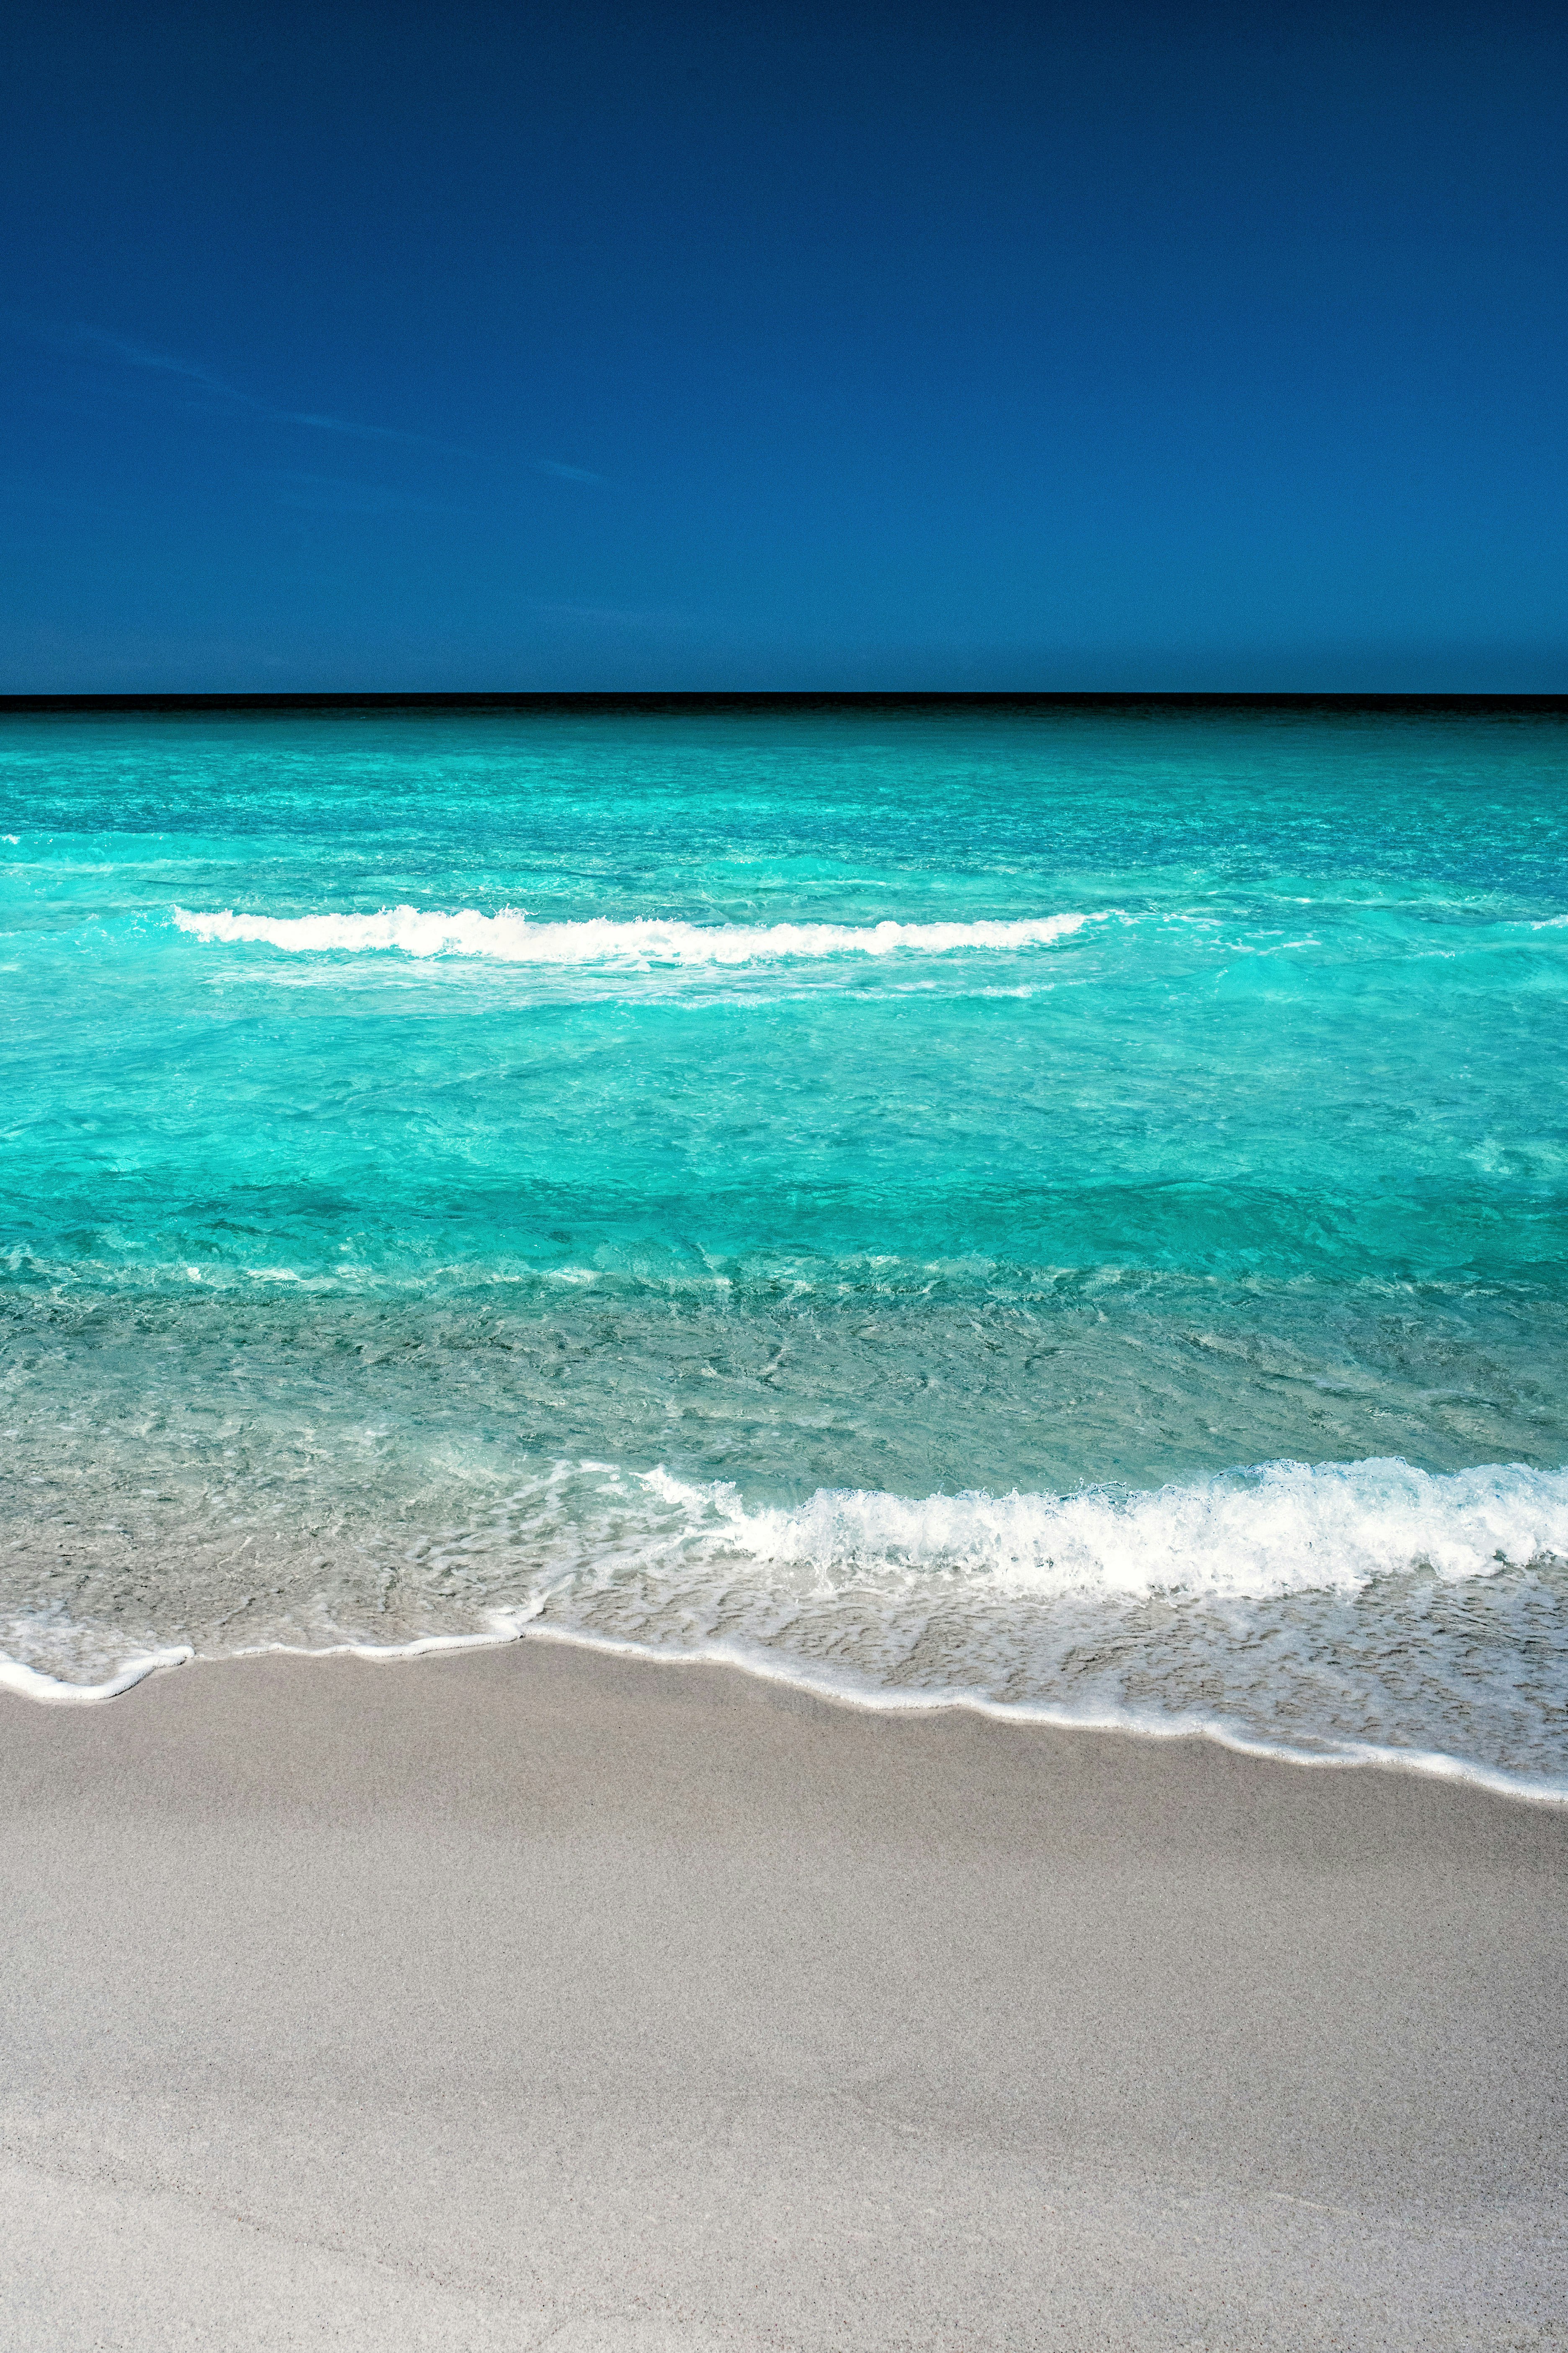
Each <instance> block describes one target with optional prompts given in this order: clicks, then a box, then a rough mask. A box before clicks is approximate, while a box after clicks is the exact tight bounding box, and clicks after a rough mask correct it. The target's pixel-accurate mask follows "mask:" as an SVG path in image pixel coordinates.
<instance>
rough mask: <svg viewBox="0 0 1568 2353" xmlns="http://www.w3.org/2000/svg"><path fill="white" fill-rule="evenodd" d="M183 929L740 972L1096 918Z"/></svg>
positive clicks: (1006, 940)
mask: <svg viewBox="0 0 1568 2353" xmlns="http://www.w3.org/2000/svg"><path fill="white" fill-rule="evenodd" d="M173 913H174V922H175V923H176V924H177V925H178V927H179V928H180V930H181V931H183V932H188V933H190V934H192V935H193V936H194V937H195V938H197V939H201V940H211V941H219V942H226V943H233V944H247V943H248V944H261V945H266V946H268V947H275V948H284V949H288V950H289V951H291V952H292V953H294V954H296V955H323V954H339V955H342V954H357V953H360V952H363V951H364V950H383V951H384V950H388V949H395V950H398V951H400V952H401V953H402V954H404V955H413V956H436V955H471V956H489V957H491V958H493V959H495V960H496V961H497V962H500V963H502V964H533V965H594V964H620V965H633V966H646V965H744V964H755V963H761V962H766V961H769V960H771V959H773V958H778V957H802V956H804V957H819V956H836V955H868V956H884V955H950V954H952V952H953V951H954V950H955V949H961V948H978V949H988V950H991V951H1003V952H1005V951H1007V950H1015V949H1019V948H1030V947H1046V946H1048V945H1049V944H1051V943H1052V942H1053V941H1055V940H1060V939H1066V938H1068V937H1069V936H1070V935H1071V934H1073V933H1074V932H1078V931H1081V930H1082V928H1083V926H1084V925H1085V924H1086V923H1094V922H1100V921H1102V920H1103V918H1102V917H1100V916H1093V915H1087V914H1078V913H1065V914H1055V915H1030V916H1025V917H1020V918H1017V919H1009V920H1005V921H1002V920H997V921H991V920H982V921H978V922H975V923H894V922H892V921H890V920H889V921H886V922H883V923H864V924H862V923H761V924H750V923H679V922H674V921H668V922H667V921H665V920H663V919H661V918H658V917H655V916H639V917H637V918H635V919H633V920H632V921H629V922H619V923H618V922H616V921H614V920H612V919H611V918H610V917H608V916H603V915H594V916H589V917H587V918H585V919H584V920H583V921H580V922H576V923H533V922H531V921H530V920H529V918H528V916H527V915H525V914H521V913H517V912H515V911H514V910H512V909H510V908H506V909H503V910H502V911H501V912H500V913H499V914H495V915H484V914H480V913H479V912H478V911H477V910H476V909H474V908H472V907H460V908H458V909H457V910H456V911H455V912H453V913H440V912H438V911H427V910H426V909H423V908H418V907H385V908H383V909H382V910H381V912H380V913H377V914H374V915H351V914H322V915H251V914H236V913H234V912H233V910H232V909H229V908H224V909H220V910H216V911H212V912H205V913H204V912H201V911H198V910H193V909H191V908H188V907H176V908H174V911H173Z"/></svg>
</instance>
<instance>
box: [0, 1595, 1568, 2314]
mask: <svg viewBox="0 0 1568 2353" xmlns="http://www.w3.org/2000/svg"><path fill="white" fill-rule="evenodd" d="M0 1776H3V1782H4V1788H5V1804H4V1807H3V1809H0V1856H3V1860H0V1873H3V1878H4V1884H5V1891H6V1894H5V1908H4V1926H3V1950H0V2028H3V2037H4V2054H3V2065H0V2083H3V2089H0V2125H3V2130H0V2166H3V2171H4V2190H3V2205H0V2212H3V2214H4V2217H5V2224H4V2228H3V2230H0V2344H3V2345H4V2346H5V2347H6V2348H18V2353H20V2348H26V2353H57V2348H58V2353H86V2348H108V2347H112V2348H127V2349H128V2353H132V2348H134V2353H140V2349H141V2348H149V2349H150V2348H168V2347H172V2346H213V2347H218V2346H222V2347H225V2348H245V2353H248V2348H262V2347H266V2348H278V2347H284V2346H288V2347H294V2346H300V2347H314V2346H318V2345H320V2346H334V2347H353V2348H362V2347H363V2348H367V2353H368V2348H388V2349H389V2353H395V2348H405V2347H406V2348H414V2347H419V2348H448V2347H450V2348H474V2353H479V2348H483V2349H484V2353H489V2348H501V2347H506V2348H520V2347H529V2346H534V2345H540V2346H544V2345H548V2346H549V2347H551V2348H554V2353H567V2348H610V2349H611V2353H622V2348H624V2353H644V2348H677V2347H679V2348H700V2353H706V2348H731V2347H734V2348H763V2347H766V2348H795V2347H800V2348H828V2347H846V2346H855V2347H858V2348H894V2347H900V2348H905V2347H918V2348H928V2347H929V2348H938V2347H942V2348H950V2347H958V2346H963V2347H975V2348H992V2347H997V2348H1000V2347H1029V2348H1047V2347H1049V2348H1057V2347H1060V2348H1064V2353H1065V2348H1073V2353H1080V2348H1090V2347H1095V2348H1098V2347H1107V2348H1121V2347H1127V2348H1177V2347H1182V2348H1210V2347H1214V2348H1220V2347H1225V2348H1246V2353H1262V2349H1263V2348H1276V2347H1277V2348H1317V2347H1323V2348H1327V2347H1331V2346H1332V2347H1351V2348H1373V2347H1376V2348H1390V2347H1398V2348H1406V2347H1407V2348H1412V2353H1415V2348H1421V2353H1431V2348H1440V2347H1441V2348H1447V2347H1460V2346H1463V2347H1474V2348H1536V2347H1542V2348H1544V2347H1548V2346H1556V2345H1561V2344H1563V2343H1564V2342H1568V2184H1565V2181H1564V2172H1565V2164H1564V2152H1565V2150H1568V1810H1565V1809H1561V1808H1554V1807H1552V1806H1547V1805H1530V1804H1525V1803H1521V1802H1514V1801H1510V1800H1508V1799H1500V1798H1495V1797H1491V1796H1489V1795H1486V1794H1484V1793H1481V1792H1479V1791H1477V1790H1475V1789H1474V1788H1467V1787H1464V1786H1460V1785H1456V1784H1446V1783H1443V1782H1440V1781H1436V1780H1434V1779H1431V1778H1422V1777H1420V1776H1417V1775H1415V1774H1407V1773H1400V1772H1394V1771H1386V1770H1377V1769H1321V1770H1319V1769H1309V1768H1302V1767H1289V1766H1283V1765H1279V1764H1274V1763H1269V1762H1264V1761H1259V1760H1257V1759H1253V1758H1248V1757H1240V1756H1237V1755H1235V1754H1232V1753H1229V1752H1227V1751H1226V1750H1223V1749H1221V1748H1219V1747H1216V1746H1211V1745H1208V1744H1206V1743H1204V1742H1199V1741H1182V1742H1179V1743H1177V1742H1158V1741H1152V1740H1143V1739H1139V1738H1135V1737H1131V1736H1113V1735H1099V1734H1089V1733H1082V1734H1064V1733H1058V1732H1051V1731H1046V1730H1042V1729H1038V1728H1028V1727H1026V1726H1022V1725H1005V1724H998V1723H996V1722H993V1721H986V1720H983V1719H979V1718H976V1717H974V1716H973V1715H965V1714H963V1713H958V1712H953V1713H949V1714H944V1715H906V1716H900V1715H878V1714H871V1713H866V1712H860V1711H857V1710H856V1709H853V1708H851V1707H847V1706H837V1705H832V1704H826V1703H823V1702H820V1701H816V1700H814V1699H809V1698H806V1697H803V1696H801V1695H798V1694H794V1693H792V1692H790V1691H787V1690H784V1689H781V1688H779V1687H777V1686H773V1685H769V1684H766V1683H761V1682H758V1681H755V1680H752V1679H750V1678H748V1677H746V1676H745V1675H743V1674H741V1673H739V1672H730V1671H728V1670H723V1669H718V1668H708V1667H703V1668H687V1667H672V1666H667V1665H658V1664H644V1663H641V1662H635V1661H628V1660H624V1659H619V1658H613V1657H607V1656H605V1655H600V1654H595V1653H591V1652H586V1651H580V1650H575V1649H573V1648H569V1647H563V1646H560V1645H556V1644H552V1643H547V1642H542V1641H524V1642H521V1643H519V1644H517V1645H515V1646H511V1647H509V1648H504V1649H498V1650H493V1651H475V1652H467V1653H462V1654H453V1655H447V1656H445V1657H437V1658H428V1659H424V1660H420V1661H416V1662H405V1663H403V1664H399V1665H395V1666H379V1665H372V1664H366V1663H363V1662H354V1661H352V1660H329V1661H311V1660H304V1659H291V1658H283V1657H275V1658H261V1659H252V1660H246V1661H239V1662H228V1663H224V1664H215V1665H197V1666H193V1667H188V1668H185V1669H184V1670H183V1671H181V1672H176V1673H173V1674H168V1675H165V1676H163V1677H159V1678H154V1679H153V1681H151V1682H150V1683H146V1684H144V1685H142V1687H140V1688H139V1689H137V1690H136V1691H134V1692H132V1693H131V1694H129V1695H127V1696H126V1697H124V1698H122V1699H121V1700H118V1701H115V1702H114V1703H112V1704H107V1705H102V1706H99V1707H94V1708H83V1709H51V1708H47V1707H40V1706H37V1705H34V1704H30V1703H29V1702H27V1701H26V1700H24V1699H21V1698H16V1697H12V1696H9V1695H0Z"/></svg>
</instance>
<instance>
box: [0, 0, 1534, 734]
mask: <svg viewBox="0 0 1568 2353" xmlns="http://www.w3.org/2000/svg"><path fill="white" fill-rule="evenodd" d="M3 43H4V47H3V50H0V85H3V91H0V217H3V220H4V228H3V230H0V237H3V256H4V262H5V273H4V281H3V284H0V362H3V390H0V563H3V567H4V570H3V582H0V587H3V595H0V690H7V691H29V690H73V689H76V690H117V689H126V690H131V689H143V688H164V689H193V690H199V689H225V688H262V689H267V688H272V689H287V688H293V687H302V688H318V687H327V688H334V687H344V688H355V687H359V688H365V689H370V688H400V687H415V688H459V689H460V688H508V687H520V688H521V687H551V686H560V687H623V686H625V687H638V686H645V687H646V686H672V687H703V686H714V687H732V686H762V687H792V686H802V687H833V686H847V687H859V686H888V687H897V686H911V687H914V686H927V687H941V686H953V687H1020V688H1027V687H1047V688H1048V687H1112V688H1114V687H1121V686H1132V687H1221V688H1223V687H1240V688H1257V687H1281V688H1301V687H1307V688H1310V687H1322V688H1347V689H1355V688H1364V687H1386V688H1393V689H1397V688H1452V689H1463V688H1495V689H1559V690H1560V689H1565V688H1568V566H1565V563H1564V554H1565V551H1568V436H1565V426H1568V417H1565V403H1568V270H1565V269H1564V261H1565V258H1568V257H1565V248H1568V139H1565V137H1564V130H1563V124H1564V117H1565V111H1568V11H1564V10H1563V8H1562V7H1561V6H1554V7H1551V8H1547V7H1541V8H1529V7H1510V5H1508V0H1500V5H1499V0H1493V5H1488V6H1476V7H1472V8H1468V9H1462V10H1460V9H1453V10H1446V9H1445V8H1444V7H1443V6H1442V5H1430V6H1423V7H1413V8H1410V9H1408V10H1399V11H1391V10H1386V9H1382V8H1380V7H1378V6H1377V5H1376V0H1367V4H1366V5H1356V6H1353V7H1345V8H1343V9H1342V10H1330V9H1326V8H1320V9H1298V10H1271V9H1268V8H1263V7H1258V6H1248V7H1247V8H1245V9H1244V8H1240V7H1235V8H1232V7H1212V8H1211V7H1205V6H1201V5H1181V4H1180V0H1174V4H1173V5H1163V6H1156V7H1137V6H1122V5H1116V0H1109V5H1087V6H1082V7H1071V8H1067V9H1060V10H1053V9H1051V8H1049V7H1044V6H1042V7H1038V8H1035V9H1017V10H1013V9H1009V8H1005V7H988V6H985V5H978V6H973V5H972V6H966V7H963V8H962V9H960V8H952V9H951V10H944V9H941V8H928V9H921V8H918V7H908V8H894V7H889V8H887V9H874V8H869V7H859V6H856V5H852V0H851V5H847V6H832V7H825V8H822V9H820V10H816V11H814V10H813V9H812V8H811V7H809V6H803V5H800V0H794V4H793V5H788V6H784V7H777V8H773V7H768V6H763V7H746V6H744V5H727V6H724V7H714V8H711V9H707V8H701V7H691V6H682V5H668V6H654V5H647V6H632V7H626V8H622V9H613V8H607V7H603V6H599V5H595V0H588V5H581V6H572V7H561V6H554V7H552V8H550V9H544V8H537V9H535V8H530V7H527V6H507V7H491V6H487V5H463V0H456V5H437V4H436V0H428V5H397V0H378V5H374V6H363V7H362V6H357V5H352V0H347V4H346V5H335V4H334V0H314V5H310V6H299V7H295V6H291V5H286V4H284V5H279V4H278V0H269V4H268V5H248V6H247V5H243V0H224V5H210V6H209V5H200V6H185V7H175V6H166V5H160V0H137V5H135V6H125V5H114V6H112V7H110V6H101V7H95V6H77V5H71V0H50V5H42V0H38V5H30V6H22V7H19V8H16V9H14V10H12V11H11V12H10V13H9V15H8V16H7V19H6V26H5V33H4V36H3Z"/></svg>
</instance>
